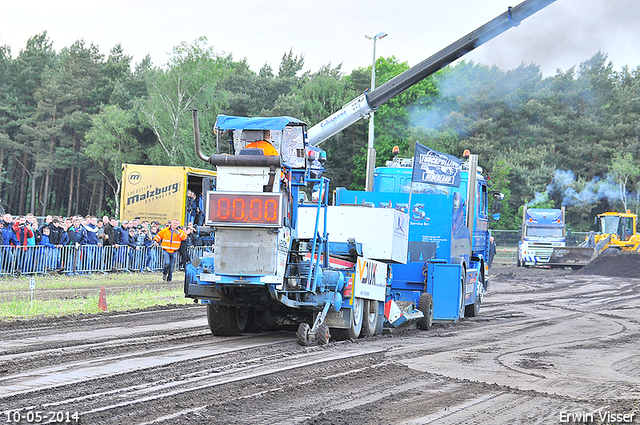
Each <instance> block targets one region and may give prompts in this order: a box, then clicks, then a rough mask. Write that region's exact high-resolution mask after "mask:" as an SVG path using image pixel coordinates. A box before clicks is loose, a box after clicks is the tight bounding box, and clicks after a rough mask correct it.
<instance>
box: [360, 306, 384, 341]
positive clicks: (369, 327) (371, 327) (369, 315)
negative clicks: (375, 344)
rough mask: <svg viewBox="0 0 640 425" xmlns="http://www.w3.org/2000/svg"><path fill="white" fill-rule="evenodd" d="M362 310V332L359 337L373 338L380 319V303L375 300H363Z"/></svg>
mask: <svg viewBox="0 0 640 425" xmlns="http://www.w3.org/2000/svg"><path fill="white" fill-rule="evenodd" d="M363 304H364V308H363V311H362V316H363V321H362V332H360V336H374V335H375V334H376V332H377V331H378V322H379V321H380V320H382V319H381V317H380V303H379V302H378V301H376V300H364V301H363Z"/></svg>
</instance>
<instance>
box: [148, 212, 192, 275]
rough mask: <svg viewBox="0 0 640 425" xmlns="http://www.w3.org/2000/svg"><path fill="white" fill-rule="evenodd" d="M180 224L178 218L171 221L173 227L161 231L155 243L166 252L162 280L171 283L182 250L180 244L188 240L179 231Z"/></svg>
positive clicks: (185, 235)
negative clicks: (177, 257)
mask: <svg viewBox="0 0 640 425" xmlns="http://www.w3.org/2000/svg"><path fill="white" fill-rule="evenodd" d="M179 225H180V223H179V222H178V219H177V218H174V219H173V220H171V225H170V226H169V227H165V228H164V229H162V230H160V231H159V232H158V234H157V235H156V237H155V238H153V241H154V243H155V245H158V244H159V245H160V247H161V248H162V250H163V251H164V252H163V254H162V258H163V260H164V261H163V263H164V268H163V269H162V280H166V281H167V282H171V276H172V273H173V268H174V266H175V264H176V255H177V254H178V249H179V248H180V242H182V241H183V240H185V239H187V234H186V233H185V232H183V231H182V230H180V229H178V226H179Z"/></svg>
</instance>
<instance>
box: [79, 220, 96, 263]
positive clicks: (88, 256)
mask: <svg viewBox="0 0 640 425" xmlns="http://www.w3.org/2000/svg"><path fill="white" fill-rule="evenodd" d="M97 222H98V218H97V217H95V216H87V217H86V224H85V225H84V230H86V231H87V242H86V244H85V247H84V248H83V249H84V254H85V263H84V264H85V268H86V269H87V270H88V271H94V270H97V262H96V260H97V259H98V258H100V255H98V254H99V253H98V230H100V229H99V228H98V225H97Z"/></svg>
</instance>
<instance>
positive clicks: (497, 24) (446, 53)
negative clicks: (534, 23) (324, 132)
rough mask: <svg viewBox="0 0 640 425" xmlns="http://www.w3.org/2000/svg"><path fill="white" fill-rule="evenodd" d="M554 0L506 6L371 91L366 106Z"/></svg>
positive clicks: (383, 99)
mask: <svg viewBox="0 0 640 425" xmlns="http://www.w3.org/2000/svg"><path fill="white" fill-rule="evenodd" d="M554 1H556V0H527V1H524V2H522V3H520V4H519V5H517V6H515V7H510V8H509V10H507V11H506V12H505V13H503V14H501V15H500V16H498V17H497V18H495V19H493V20H491V21H489V22H487V23H486V24H484V25H483V26H481V27H480V28H478V29H476V30H475V31H473V32H471V33H469V34H467V35H465V36H464V37H462V38H461V39H459V40H458V41H456V42H454V43H453V44H451V45H449V46H448V47H445V48H444V49H442V50H440V51H439V52H438V53H436V54H434V55H432V56H431V57H429V58H427V59H425V60H423V61H422V62H420V63H419V64H417V65H415V66H413V67H411V68H409V69H408V70H406V71H405V72H403V73H402V74H400V75H398V76H396V77H394V78H392V79H391V80H389V81H387V82H386V83H384V84H382V85H380V86H379V87H377V88H375V89H374V90H372V91H371V93H369V95H368V96H367V99H368V100H369V105H370V106H371V107H372V108H374V109H375V108H377V107H379V106H380V105H382V104H383V103H384V102H386V101H387V100H389V99H391V98H392V97H394V96H396V95H398V94H400V93H402V92H403V91H405V90H406V89H408V88H409V87H411V86H413V85H414V84H417V83H419V82H420V81H422V80H423V79H425V78H427V77H428V76H430V75H432V74H434V73H435V72H437V71H438V70H440V69H442V68H444V67H445V66H447V65H448V64H450V63H451V62H453V61H455V60H456V59H459V58H461V57H462V56H464V55H465V54H467V53H469V52H470V51H472V50H473V49H475V48H476V47H479V46H481V45H483V44H484V43H486V42H487V41H489V40H491V39H493V38H494V37H496V36H498V35H500V34H502V33H503V32H505V31H506V30H508V29H509V28H511V27H513V26H518V25H519V24H520V22H522V21H523V20H524V19H526V18H528V17H529V16H531V15H533V14H534V13H536V12H538V11H539V10H541V9H543V8H545V7H546V6H548V5H550V4H551V3H553V2H554Z"/></svg>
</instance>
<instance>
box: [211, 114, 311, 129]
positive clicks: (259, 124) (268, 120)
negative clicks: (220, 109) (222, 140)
mask: <svg viewBox="0 0 640 425" xmlns="http://www.w3.org/2000/svg"><path fill="white" fill-rule="evenodd" d="M287 125H307V124H306V123H305V122H304V121H300V120H299V119H297V118H293V117H254V118H245V117H232V116H229V115H218V119H217V120H216V126H215V128H216V129H218V130H284V128H285V127H286V126H287Z"/></svg>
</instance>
